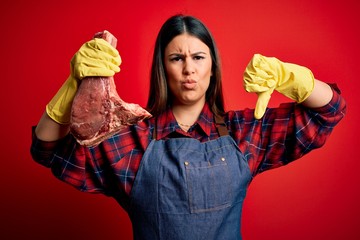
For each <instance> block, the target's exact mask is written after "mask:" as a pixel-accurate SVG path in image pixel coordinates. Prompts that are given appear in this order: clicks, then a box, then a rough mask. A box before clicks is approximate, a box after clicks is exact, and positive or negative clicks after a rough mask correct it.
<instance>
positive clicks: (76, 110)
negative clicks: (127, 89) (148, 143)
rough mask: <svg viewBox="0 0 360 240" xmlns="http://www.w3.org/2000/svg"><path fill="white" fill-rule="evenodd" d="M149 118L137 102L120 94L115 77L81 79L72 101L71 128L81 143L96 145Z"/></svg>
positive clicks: (149, 115)
mask: <svg viewBox="0 0 360 240" xmlns="http://www.w3.org/2000/svg"><path fill="white" fill-rule="evenodd" d="M149 117H151V114H150V113H148V112H147V111H146V110H145V109H143V108H142V107H140V106H139V105H138V104H133V103H126V102H124V101H123V100H122V99H121V98H120V97H119V95H118V93H117V91H116V86H115V82H114V78H113V77H87V78H84V79H83V80H81V84H80V86H79V89H78V92H77V93H76V96H75V98H74V101H73V105H72V109H71V120H70V122H71V124H70V131H71V133H72V134H73V135H74V137H75V138H76V140H77V141H78V142H79V143H80V144H82V145H85V146H94V145H97V144H98V143H100V142H101V141H103V140H105V139H107V138H109V137H110V136H112V135H114V134H115V133H117V132H119V131H120V130H121V129H123V128H124V127H125V126H128V125H132V124H135V123H137V122H139V121H142V120H144V119H145V118H149Z"/></svg>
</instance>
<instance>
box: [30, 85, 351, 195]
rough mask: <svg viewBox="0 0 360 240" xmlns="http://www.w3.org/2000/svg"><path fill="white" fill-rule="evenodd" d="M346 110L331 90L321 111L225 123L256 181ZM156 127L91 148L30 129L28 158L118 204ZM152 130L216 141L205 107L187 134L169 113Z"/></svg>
mask: <svg viewBox="0 0 360 240" xmlns="http://www.w3.org/2000/svg"><path fill="white" fill-rule="evenodd" d="M345 110H346V104H345V101H344V99H343V98H342V97H341V96H340V94H339V92H338V91H335V90H334V94H333V98H332V100H331V101H330V103H328V104H327V105H326V106H324V107H321V108H317V109H308V108H305V107H303V106H302V105H301V104H296V103H284V104H281V105H280V106H279V107H277V108H268V109H267V111H266V113H265V115H264V117H263V118H262V119H260V120H256V119H254V117H253V116H254V110H252V109H244V110H241V111H229V112H227V113H226V114H225V116H224V121H225V123H226V126H227V128H228V130H229V134H230V136H231V137H232V138H233V139H234V140H235V142H236V143H237V145H238V146H239V149H240V150H241V151H242V153H243V154H244V156H245V158H246V160H247V162H248V164H249V168H250V170H251V172H252V176H253V177H254V176H255V175H256V174H258V173H260V172H263V171H265V170H268V169H272V168H276V167H279V166H282V165H285V164H287V163H289V162H291V161H293V160H295V159H298V158H300V157H301V156H303V155H304V154H306V153H308V152H310V151H311V150H313V149H315V148H319V147H321V146H322V145H323V144H324V143H325V141H326V139H327V138H328V137H329V135H330V133H331V132H332V130H333V128H334V126H335V125H336V124H337V123H338V122H339V121H340V120H341V119H342V118H343V116H344V115H345ZM154 123H155V118H150V119H148V120H145V121H143V122H140V123H138V124H136V125H133V126H130V127H127V128H126V129H124V130H122V131H121V132H119V133H118V134H115V135H114V136H112V137H110V138H109V139H107V140H105V141H103V142H102V143H101V144H99V145H98V146H95V147H90V148H87V147H84V146H81V145H79V144H78V143H77V142H76V141H75V139H74V138H73V136H72V135H70V134H69V135H68V136H67V137H65V138H64V139H61V140H59V141H54V142H45V141H41V140H39V139H38V138H37V137H36V135H35V133H34V129H35V127H33V135H32V136H33V138H32V145H31V154H32V157H33V159H34V160H35V161H36V162H38V163H40V164H42V165H44V166H46V167H49V168H51V170H52V173H53V174H54V175H55V176H56V177H57V178H59V179H60V180H62V181H64V182H66V183H68V184H70V185H73V186H74V187H76V188H77V189H79V190H81V191H86V192H100V193H104V194H106V195H109V196H113V197H115V198H116V199H117V200H118V201H120V202H121V199H120V198H123V197H125V198H128V197H129V195H130V192H131V188H132V185H133V182H134V180H135V177H136V173H137V170H138V168H139V165H140V162H141V159H142V157H143V155H144V152H145V151H146V148H147V146H148V145H149V143H150V141H151V140H152V139H153V134H152V133H153V131H154ZM156 129H157V139H169V138H174V137H189V138H195V139H198V140H199V141H200V142H205V141H209V140H212V139H216V138H218V137H219V135H218V132H217V129H216V127H215V123H214V116H213V113H212V112H211V111H210V109H209V106H208V105H207V104H205V106H204V108H203V110H202V112H201V114H200V117H199V119H198V121H197V122H196V123H195V124H194V125H193V126H192V127H191V128H190V129H189V131H188V132H184V131H182V130H181V128H180V127H179V125H178V123H177V122H176V119H175V117H174V116H173V114H172V111H171V110H168V111H166V112H164V113H163V114H161V115H160V116H158V117H157V128H156ZM155 160H156V159H155Z"/></svg>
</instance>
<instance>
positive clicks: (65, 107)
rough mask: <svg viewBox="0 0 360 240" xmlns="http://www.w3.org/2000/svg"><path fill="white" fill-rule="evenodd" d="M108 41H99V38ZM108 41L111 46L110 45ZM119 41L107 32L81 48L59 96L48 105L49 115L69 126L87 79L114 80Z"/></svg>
mask: <svg viewBox="0 0 360 240" xmlns="http://www.w3.org/2000/svg"><path fill="white" fill-rule="evenodd" d="M100 36H101V37H102V38H104V39H106V41H105V40H104V39H100V38H97V37H100ZM107 41H109V42H110V43H112V45H111V44H110V43H109V42H107ZM116 42H117V40H116V38H115V37H114V36H113V35H112V34H111V33H109V32H108V31H104V32H101V33H97V34H96V35H95V38H94V39H93V40H91V41H89V42H87V43H85V44H84V45H82V46H81V48H80V49H79V51H78V52H76V53H75V55H74V56H73V58H72V60H71V74H70V76H69V77H68V79H67V80H66V81H65V83H64V84H63V85H62V86H61V88H60V89H59V91H58V92H57V93H56V95H55V96H54V97H53V98H52V99H51V101H50V102H49V103H48V104H47V105H46V113H47V115H48V116H49V117H50V118H51V119H53V120H54V121H55V122H57V123H60V124H68V123H70V112H71V106H72V101H73V99H74V97H75V94H76V92H77V89H78V86H79V80H80V79H83V78H84V77H91V76H92V77H93V76H99V77H100V76H101V77H111V76H114V74H115V73H117V72H119V71H120V68H119V66H120V64H121V58H120V55H119V53H118V51H117V50H116V49H115V47H116Z"/></svg>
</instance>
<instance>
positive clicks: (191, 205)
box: [128, 131, 251, 240]
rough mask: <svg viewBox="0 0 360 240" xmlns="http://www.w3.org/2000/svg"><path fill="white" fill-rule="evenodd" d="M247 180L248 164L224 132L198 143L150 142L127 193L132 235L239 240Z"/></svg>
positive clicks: (184, 140) (177, 239)
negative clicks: (128, 193)
mask: <svg viewBox="0 0 360 240" xmlns="http://www.w3.org/2000/svg"><path fill="white" fill-rule="evenodd" d="M219 132H220V131H219ZM226 134H227V131H226ZM220 135H221V134H220ZM250 180H251V173H250V170H249V167H248V164H247V162H246V160H245V158H244V156H243V154H242V153H241V152H240V150H239V148H238V146H237V145H236V143H235V142H234V140H233V139H232V138H231V137H230V136H220V137H219V138H218V139H216V140H211V141H208V142H203V143H201V142H199V141H198V140H196V139H192V138H173V139H169V140H152V141H151V143H150V145H149V146H148V148H147V150H146V152H145V154H144V157H143V159H142V161H141V165H140V167H139V170H138V173H137V175H136V178H135V182H134V185H133V188H132V192H131V196H130V198H131V199H130V209H129V211H128V213H129V216H130V219H131V221H132V224H133V232H134V239H141V240H145V239H146V240H157V239H169V240H180V239H186V240H192V239H194V240H195V239H196V240H199V239H204V240H218V239H224V240H233V239H234V240H235V239H241V233H240V223H241V211H242V204H243V200H244V197H245V194H246V190H247V187H248V184H249V182H250Z"/></svg>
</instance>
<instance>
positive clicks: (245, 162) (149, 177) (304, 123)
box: [31, 15, 345, 239]
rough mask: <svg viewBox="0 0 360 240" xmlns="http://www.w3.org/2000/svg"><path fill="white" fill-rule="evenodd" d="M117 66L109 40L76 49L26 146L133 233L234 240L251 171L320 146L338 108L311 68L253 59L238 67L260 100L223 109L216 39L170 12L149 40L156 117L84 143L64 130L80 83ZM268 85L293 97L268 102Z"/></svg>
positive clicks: (337, 115) (335, 120) (337, 101)
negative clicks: (121, 212) (114, 205)
mask: <svg viewBox="0 0 360 240" xmlns="http://www.w3.org/2000/svg"><path fill="white" fill-rule="evenodd" d="M103 34H104V36H105V39H106V40H107V41H108V42H116V38H115V37H114V36H112V35H111V34H110V33H108V32H104V33H103ZM94 59H95V60H94ZM89 62H91V63H92V64H87V63H89ZM119 65H120V56H119V55H118V52H117V51H116V50H115V49H114V48H112V47H111V45H110V44H108V43H107V42H105V41H102V40H98V39H94V40H91V41H89V42H88V43H86V44H85V45H83V46H82V47H81V48H80V50H79V51H78V52H77V53H76V54H75V56H74V58H73V59H72V73H71V75H70V77H69V79H68V80H67V81H66V83H65V84H64V85H63V87H62V88H61V89H60V90H59V92H58V93H57V95H56V96H55V97H54V98H53V99H52V100H51V101H50V102H49V104H48V105H47V108H46V112H45V113H44V115H43V116H42V118H41V119H40V121H39V123H38V125H37V126H36V127H35V128H34V131H33V143H32V147H31V153H32V155H33V158H34V160H35V161H37V162H39V163H41V164H43V165H45V166H47V167H50V168H51V169H52V171H53V173H54V175H55V176H56V177H58V178H59V179H61V180H62V181H65V182H67V183H69V184H71V185H73V186H75V187H76V188H78V189H79V190H82V191H86V192H99V193H104V194H106V195H108V196H111V197H114V198H115V199H116V200H117V201H118V202H119V204H120V205H121V206H122V207H123V208H124V209H125V210H126V211H127V212H128V214H129V217H130V219H131V221H132V223H133V233H134V238H135V239H241V233H240V222H241V220H240V219H241V210H242V203H243V200H244V197H245V194H246V190H247V187H248V185H249V183H250V182H251V180H252V178H253V177H254V176H255V175H257V174H258V173H260V172H263V171H265V170H268V169H272V168H275V167H279V166H282V165H285V164H287V163H289V162H291V161H293V160H295V159H297V158H299V157H301V156H303V155H304V154H306V153H308V152H309V151H311V150H312V149H315V148H318V147H320V146H322V145H323V144H324V142H325V140H326V139H327V137H328V136H329V135H330V133H331V131H332V129H333V127H334V126H335V125H336V124H337V123H338V122H339V121H340V120H341V119H342V117H343V116H344V112H345V102H344V100H343V99H342V98H341V96H340V95H339V92H338V91H337V90H336V88H334V89H335V90H334V89H333V88H332V87H330V85H328V84H325V83H323V82H321V81H318V80H315V79H314V78H313V75H312V73H311V71H310V70H308V69H307V68H304V67H302V66H299V65H295V64H289V63H284V62H281V61H279V60H278V59H276V58H268V57H264V56H261V55H259V54H256V55H254V57H253V59H252V60H251V61H250V63H249V65H248V66H247V68H246V70H245V74H244V80H245V81H244V82H245V88H246V90H248V91H250V92H256V93H257V94H258V96H259V98H258V102H257V105H256V109H255V110H251V109H245V110H242V111H227V112H226V111H225V110H224V105H223V96H222V88H221V73H220V66H219V57H218V54H217V48H216V46H215V43H214V40H213V38H212V36H211V35H210V33H209V31H208V30H207V28H206V27H205V26H204V25H203V24H202V23H201V22H200V21H199V20H198V19H196V18H193V17H190V16H182V15H176V16H173V17H171V18H170V19H168V20H167V21H166V22H165V24H164V25H163V26H162V28H161V30H160V32H159V34H158V37H157V40H156V45H155V51H154V58H153V64H152V71H151V84H150V92H149V100H148V105H147V108H148V110H149V111H150V112H151V113H152V115H153V117H152V118H150V119H148V120H145V121H143V122H141V123H138V124H136V125H133V126H130V127H128V128H126V129H125V130H122V131H121V132H119V133H118V134H116V135H114V136H113V137H111V138H110V139H108V140H105V141H103V142H102V143H101V144H99V145H98V146H96V147H92V148H86V147H83V146H80V145H79V144H77V143H76V141H75V140H74V138H73V137H72V136H71V135H70V134H69V125H68V122H69V111H70V107H71V101H72V99H73V96H74V94H75V93H76V88H77V84H78V81H79V79H81V78H83V77H86V76H112V75H114V74H115V73H116V72H118V71H119V68H118V66H119ZM274 90H277V91H279V92H281V93H283V94H284V95H286V96H288V97H290V98H291V99H293V100H295V101H296V102H297V103H285V104H282V105H280V106H279V107H278V108H273V109H268V108H266V105H267V102H268V100H269V99H270V96H271V93H272V92H273V91H274Z"/></svg>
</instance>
